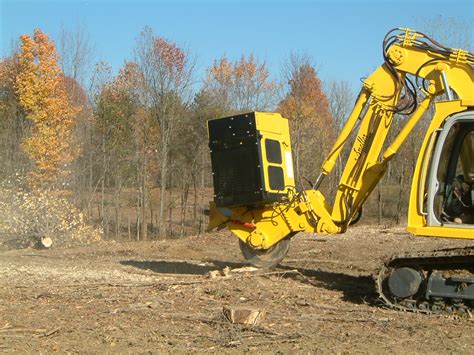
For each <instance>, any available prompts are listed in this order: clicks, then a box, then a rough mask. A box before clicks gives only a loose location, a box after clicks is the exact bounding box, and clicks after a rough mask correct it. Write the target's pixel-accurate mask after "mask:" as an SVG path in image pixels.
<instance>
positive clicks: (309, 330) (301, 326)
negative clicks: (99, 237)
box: [0, 226, 474, 354]
mask: <svg viewBox="0 0 474 355" xmlns="http://www.w3.org/2000/svg"><path fill="white" fill-rule="evenodd" d="M462 245H468V243H467V242H463V241H450V240H446V239H431V238H417V237H411V236H409V235H408V234H407V233H406V232H404V230H403V229H402V228H390V229H384V228H381V227H370V226H369V227H368V226H361V227H356V228H353V229H352V230H351V231H350V232H349V233H347V234H346V235H342V236H331V237H326V236H324V237H323V236H314V235H313V236H311V235H297V236H296V237H295V238H294V239H293V241H292V245H291V249H290V252H289V254H288V257H287V259H285V261H284V262H283V264H282V265H281V268H279V269H276V270H272V271H268V270H267V271H258V272H243V273H242V272H240V273H237V272H235V273H234V272H231V273H230V274H229V276H227V277H226V276H217V277H215V278H210V277H209V271H212V270H222V269H224V268H225V267H226V266H228V267H230V268H231V269H235V268H241V267H243V266H245V265H244V264H242V262H243V259H242V257H241V256H240V251H239V248H238V243H237V240H236V238H234V237H232V236H230V235H229V233H228V232H225V233H213V234H208V235H204V236H200V237H189V238H183V239H179V240H169V241H155V242H141V243H113V242H107V243H100V244H94V245H89V246H85V247H75V248H56V249H51V250H42V251H40V250H34V249H23V250H8V251H1V252H0V351H3V352H11V353H18V352H28V353H30V352H35V353H37V352H43V353H50V352H61V353H67V352H71V353H75V352H81V353H84V352H86V353H90V352H92V353H103V352H133V353H135V352H136V353H148V352H150V353H162V352H171V351H172V352H178V353H182V352H219V353H220V352H238V353H241V352H246V351H252V352H259V353H260V352H276V351H279V352H282V353H293V352H305V353H307V352H308V351H310V352H313V351H314V352H320V353H321V352H322V353H380V352H383V353H407V352H408V353H430V354H431V353H437V354H469V353H470V354H472V353H474V337H473V334H474V333H473V330H474V323H473V319H472V318H471V317H470V316H469V315H467V316H463V317H459V316H447V315H443V316H440V315H422V314H413V313H406V312H397V311H393V310H389V309H386V308H384V307H382V306H381V305H380V303H379V301H378V299H377V296H376V295H375V293H374V283H373V281H372V275H373V274H374V273H376V271H377V268H378V266H379V265H380V263H381V262H382V260H383V259H384V258H385V257H386V256H388V255H390V254H392V253H399V252H403V251H410V250H432V249H438V248H444V247H451V246H452V247H454V246H462ZM294 270H297V272H296V271H294ZM284 272H286V273H284ZM225 306H230V307H249V308H256V309H260V310H265V311H266V316H265V317H264V319H263V321H262V323H261V324H260V325H259V326H254V327H248V326H241V325H234V324H230V323H229V322H228V321H227V320H226V319H225V318H224V317H223V315H222V310H223V307H225Z"/></svg>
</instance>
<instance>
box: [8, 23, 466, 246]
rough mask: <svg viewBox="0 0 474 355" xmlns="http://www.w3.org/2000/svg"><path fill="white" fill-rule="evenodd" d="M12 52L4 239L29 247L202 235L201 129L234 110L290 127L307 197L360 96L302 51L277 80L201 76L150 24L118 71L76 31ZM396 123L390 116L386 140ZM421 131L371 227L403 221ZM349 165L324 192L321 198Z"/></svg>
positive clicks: (452, 37) (26, 42)
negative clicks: (97, 57)
mask: <svg viewBox="0 0 474 355" xmlns="http://www.w3.org/2000/svg"><path fill="white" fill-rule="evenodd" d="M438 21H441V22H440V23H438V24H436V22H435V21H427V22H426V23H425V24H423V23H421V25H422V26H421V27H424V28H420V30H422V31H423V30H424V31H426V32H427V33H428V34H430V35H432V36H434V37H435V38H436V39H438V40H439V41H440V42H442V43H446V44H448V45H450V46H454V47H463V48H469V47H470V45H471V42H472V39H470V38H469V34H468V35H467V36H465V34H466V29H464V30H463V29H462V26H460V25H459V23H457V22H456V20H455V19H442V18H441V19H438ZM433 31H434V33H433ZM452 31H454V32H452ZM467 31H469V29H467ZM453 42H454V43H453ZM16 43H17V44H16V45H14V46H13V47H12V50H11V53H10V55H8V56H7V57H4V58H1V59H0V162H1V170H0V190H1V191H0V237H3V236H6V238H8V237H11V238H14V239H15V238H17V239H18V238H19V239H21V240H23V241H24V242H25V244H27V243H28V242H29V241H31V238H44V237H48V236H50V237H53V239H54V238H56V237H57V236H58V235H62V236H64V238H65V240H67V238H72V239H77V240H82V239H84V238H86V239H87V238H89V239H90V238H92V239H99V238H105V239H110V238H113V239H126V240H146V239H162V238H175V237H180V236H185V235H199V234H201V233H202V232H203V231H205V229H206V224H207V220H206V217H205V216H204V213H203V211H204V210H205V209H206V208H207V207H208V202H209V200H211V199H212V175H211V171H210V159H209V149H208V140H207V128H206V121H207V120H208V119H212V118H217V117H221V116H228V115H233V114H236V113H242V112H248V111H277V112H280V113H281V114H282V115H283V116H284V117H287V118H288V119H289V121H290V129H291V136H292V146H293V147H292V148H293V158H294V165H295V174H296V177H297V181H298V184H299V187H304V188H308V187H309V185H308V183H307V181H314V180H315V178H316V177H317V176H318V174H319V169H320V166H321V163H322V161H323V159H324V156H325V154H326V153H327V152H328V150H329V149H330V147H331V146H332V143H333V141H334V140H335V139H336V137H337V134H338V132H339V130H340V129H341V127H342V125H343V123H344V121H345V119H346V118H347V116H348V114H349V113H350V111H351V109H352V105H353V102H354V100H355V96H356V94H357V93H355V92H353V91H352V89H351V87H350V85H349V84H348V83H347V82H346V81H343V80H342V81H339V82H330V83H324V82H322V81H321V79H320V78H319V76H318V71H317V70H316V66H315V64H314V62H313V58H311V57H310V56H308V55H307V54H304V53H289V55H288V60H287V61H286V63H285V64H284V65H283V67H282V69H281V72H280V73H279V74H278V73H270V70H269V67H268V65H267V63H266V62H265V61H261V60H259V59H258V58H257V57H256V56H254V55H242V56H241V57H240V59H237V60H230V59H228V58H227V57H226V56H222V57H221V58H217V59H216V60H215V61H214V62H213V63H209V66H208V68H207V69H206V71H205V75H204V77H199V71H198V70H197V69H196V59H195V56H194V54H193V53H192V52H191V51H190V50H188V49H186V48H183V47H181V46H180V45H178V44H176V43H174V42H173V41H171V40H170V39H167V38H163V37H160V36H158V35H155V34H154V32H153V30H152V29H151V28H149V27H145V28H144V30H143V31H142V32H141V33H140V34H139V35H138V37H137V40H136V42H135V46H134V50H133V53H131V57H130V60H129V61H127V62H125V63H124V64H123V66H122V68H121V69H120V70H119V71H118V73H113V72H112V69H111V67H110V66H109V65H108V64H107V63H105V62H98V63H95V64H92V63H93V57H94V56H93V52H94V49H93V48H94V45H93V43H92V40H91V39H90V38H89V36H88V35H87V31H86V29H85V28H83V27H78V28H75V29H63V30H62V32H61V36H60V39H59V41H58V43H54V42H53V41H52V40H51V39H50V38H49V36H48V35H47V34H46V33H43V32H42V31H41V30H40V29H36V30H34V33H33V34H30V35H23V36H21V38H20V39H18V41H17V42H16ZM341 50H342V49H341ZM316 60H317V58H316ZM380 61H382V56H381V57H380ZM363 74H367V73H361V76H362V75H363ZM405 120H406V117H404V116H396V117H395V121H394V129H393V130H392V131H391V133H390V134H391V135H392V136H394V135H395V134H396V133H397V131H398V129H397V128H398V127H401V126H402V125H403V124H404V122H405ZM428 121H429V118H428V117H427V118H426V119H425V120H424V121H423V122H422V123H421V124H420V125H418V126H417V127H416V128H415V130H414V132H413V134H412V135H411V136H410V138H409V139H408V141H407V142H405V144H404V146H403V148H402V150H401V151H400V153H399V156H398V157H397V158H396V159H395V160H394V162H393V163H392V164H391V165H390V168H389V170H388V172H387V174H386V176H385V177H384V178H383V180H382V181H381V183H380V184H379V186H378V187H377V188H376V190H375V191H374V193H373V195H372V196H371V198H370V199H369V200H368V201H367V203H366V208H365V209H364V212H365V213H364V214H365V216H366V217H369V218H373V219H375V220H376V221H378V222H379V223H382V222H385V221H391V222H392V223H400V222H402V221H403V218H404V216H405V215H406V210H407V200H408V191H409V190H410V184H411V178H410V177H411V176H412V174H413V169H414V167H415V163H416V159H417V151H418V148H419V143H420V142H421V140H422V138H423V136H424V129H425V127H426V124H427V123H428ZM389 140H390V139H389ZM348 148H350V144H349V145H348ZM346 155H347V151H346V152H343V154H342V156H341V158H340V161H339V164H338V166H337V167H336V169H335V171H334V172H333V173H332V175H330V177H329V178H328V179H326V181H325V183H324V186H323V187H322V189H323V192H324V193H325V194H326V195H327V196H331V195H332V193H333V192H334V191H335V188H336V186H337V183H338V181H339V178H340V175H341V173H342V169H343V162H344V156H346ZM331 192H332V193H331Z"/></svg>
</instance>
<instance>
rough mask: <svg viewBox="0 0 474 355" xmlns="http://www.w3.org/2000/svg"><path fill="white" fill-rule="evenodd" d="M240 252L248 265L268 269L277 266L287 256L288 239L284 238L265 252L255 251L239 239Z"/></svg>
mask: <svg viewBox="0 0 474 355" xmlns="http://www.w3.org/2000/svg"><path fill="white" fill-rule="evenodd" d="M239 245H240V250H241V251H242V254H243V256H244V258H245V260H247V261H248V262H249V263H250V264H252V265H253V266H256V267H259V268H265V269H269V268H272V267H275V266H277V265H278V264H279V263H280V262H281V261H282V260H283V259H284V258H285V256H286V254H288V250H289V249H290V238H285V239H282V240H281V241H279V242H278V243H277V244H275V245H274V246H272V247H271V248H270V249H266V250H256V249H253V248H252V247H251V246H249V245H248V244H247V243H244V242H243V241H242V240H240V239H239Z"/></svg>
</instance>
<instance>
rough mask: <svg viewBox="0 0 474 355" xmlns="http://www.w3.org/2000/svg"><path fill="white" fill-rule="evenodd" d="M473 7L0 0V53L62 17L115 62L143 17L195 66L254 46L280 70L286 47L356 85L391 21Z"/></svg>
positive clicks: (382, 0)
mask: <svg viewBox="0 0 474 355" xmlns="http://www.w3.org/2000/svg"><path fill="white" fill-rule="evenodd" d="M473 11H474V1H473V0H443V1H439V0H430V1H428V0H419V1H415V0H412V1H407V0H397V1H394V0H378V1H375V0H373V1H372V0H371V1H368V0H359V1H355V0H354V1H351V0H345V1H341V0H333V1H329V0H326V1H310V0H306V1H304V0H295V1H290V0H272V1H270V0H260V1H259V0H254V1H250V0H243V1H235V0H231V1H224V0H222V1H215V0H205V1H197V0H196V1H191V0H176V1H171V0H168V1H143V0H138V1H132V0H128V1H120V0H119V1H117V0H115V1H112V0H110V1H108V0H101V1H94V0H84V1H79V0H74V1H73V0H62V1H59V0H56V1H33V0H29V1H21V0H18V1H13V0H0V56H5V55H7V54H8V52H9V50H10V43H11V41H12V39H15V38H18V36H19V35H21V34H23V33H32V31H33V29H34V28H35V27H40V28H41V29H42V30H43V31H44V32H46V33H48V34H49V35H50V36H51V37H52V38H53V39H54V40H57V39H58V36H59V32H60V28H61V24H63V25H64V26H65V27H66V28H74V27H75V26H77V25H83V26H85V28H86V29H87V31H88V33H89V35H90V37H91V39H92V41H93V43H94V44H95V47H96V55H95V60H104V61H107V62H108V63H109V64H111V65H112V67H113V68H114V69H115V70H117V69H118V68H119V67H120V66H121V65H122V64H123V62H124V61H125V60H127V59H131V58H132V50H133V46H134V42H135V39H136V38H137V36H138V34H139V33H140V31H141V30H142V29H143V28H144V26H145V25H149V26H151V27H152V28H153V30H154V32H155V34H156V35H160V36H163V37H166V38H168V39H170V40H172V41H175V42H177V43H178V44H180V45H183V46H186V47H187V48H189V50H190V51H191V52H194V53H195V54H196V56H197V63H198V68H199V70H200V73H204V70H205V68H206V67H208V66H209V65H210V64H211V63H212V61H213V60H214V59H216V58H219V57H221V56H222V55H223V54H226V55H227V56H228V57H229V58H230V59H236V58H238V57H240V55H241V54H242V53H245V54H250V53H253V54H254V55H255V56H256V57H257V58H258V59H259V60H262V61H263V60H265V61H267V63H268V64H269V66H270V68H271V70H272V72H273V73H274V75H278V72H279V70H280V68H281V64H282V63H283V62H284V61H285V59H286V58H287V57H288V55H289V53H290V52H291V51H296V52H307V53H308V54H310V55H311V56H312V58H313V59H314V62H315V64H316V67H317V69H318V71H319V74H320V76H321V78H322V79H323V80H325V81H330V80H347V81H348V82H349V83H350V84H351V85H352V87H353V88H354V90H356V89H357V90H358V87H359V79H360V78H361V77H363V76H366V75H368V74H369V73H370V72H372V71H373V70H374V69H375V68H376V67H377V66H378V65H379V64H380V63H381V58H382V57H381V42H382V39H383V37H384V35H385V33H386V32H387V31H388V30H389V29H391V28H392V27H411V28H413V27H416V25H417V24H418V23H419V22H420V20H426V19H429V18H433V17H435V16H437V15H442V16H444V17H456V18H458V19H460V20H462V21H469V22H471V23H472V22H473V20H474V14H473ZM471 31H472V27H471ZM471 41H472V33H471Z"/></svg>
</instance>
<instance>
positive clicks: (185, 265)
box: [120, 260, 217, 275]
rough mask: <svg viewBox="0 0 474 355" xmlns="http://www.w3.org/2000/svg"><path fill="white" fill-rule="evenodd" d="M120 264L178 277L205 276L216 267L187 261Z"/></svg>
mask: <svg viewBox="0 0 474 355" xmlns="http://www.w3.org/2000/svg"><path fill="white" fill-rule="evenodd" d="M120 264H122V265H127V266H133V267H136V268H138V269H142V270H150V271H153V272H157V273H160V274H178V275H180V274H181V275H205V274H207V273H208V272H209V271H211V270H216V268H217V267H216V265H212V264H210V263H199V264H198V263H189V262H187V261H164V260H158V261H137V260H125V261H121V262H120Z"/></svg>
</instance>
